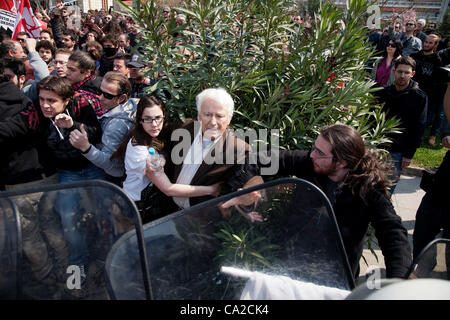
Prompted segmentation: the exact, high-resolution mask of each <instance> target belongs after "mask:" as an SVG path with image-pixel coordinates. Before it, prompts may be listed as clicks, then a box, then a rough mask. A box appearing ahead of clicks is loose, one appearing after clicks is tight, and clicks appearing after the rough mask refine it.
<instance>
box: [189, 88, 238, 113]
mask: <svg viewBox="0 0 450 320" xmlns="http://www.w3.org/2000/svg"><path fill="white" fill-rule="evenodd" d="M205 99H212V100H214V101H216V102H217V103H220V104H221V105H222V106H223V107H224V108H225V109H227V111H228V116H229V117H230V119H231V117H232V116H233V112H234V101H233V98H232V97H231V95H230V94H229V93H228V92H227V91H226V90H225V89H224V88H208V89H205V90H203V91H202V92H200V93H199V94H198V95H197V97H195V103H196V105H197V111H198V113H200V111H201V107H202V103H203V101H204V100H205Z"/></svg>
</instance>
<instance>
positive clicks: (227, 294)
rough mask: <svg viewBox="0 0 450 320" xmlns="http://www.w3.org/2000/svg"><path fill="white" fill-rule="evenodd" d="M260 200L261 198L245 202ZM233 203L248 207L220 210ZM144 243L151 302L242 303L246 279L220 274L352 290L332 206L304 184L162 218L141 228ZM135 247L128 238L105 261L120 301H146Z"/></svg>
mask: <svg viewBox="0 0 450 320" xmlns="http://www.w3.org/2000/svg"><path fill="white" fill-rule="evenodd" d="M255 193H256V194H257V195H259V197H257V198H255V199H254V200H252V201H250V202H246V201H247V200H248V198H253V197H252V196H250V195H254V194H255ZM236 199H246V200H245V201H244V202H245V203H243V204H235V205H232V206H231V207H229V208H227V209H224V208H223V207H221V205H222V204H224V203H226V202H227V201H234V200H236ZM144 241H145V248H146V251H147V257H148V263H149V274H150V285H151V292H152V298H153V299H194V300H197V299H214V300H217V299H239V298H240V296H241V293H242V291H243V288H244V287H245V285H246V280H245V279H241V278H239V277H232V276H229V275H227V274H225V273H223V272H221V271H222V270H223V268H222V267H232V268H234V269H239V270H243V271H252V272H253V271H258V272H261V273H264V274H266V275H282V276H285V277H288V278H290V279H292V280H297V281H302V282H308V283H313V284H315V285H322V286H328V287H331V288H338V289H344V290H351V289H352V288H353V287H354V280H353V277H352V275H351V271H350V266H349V263H348V260H347V257H346V254H345V250H344V247H343V243H342V239H341V236H340V233H339V229H338V227H337V223H336V219H335V217H334V213H333V210H332V207H331V205H330V203H329V201H328V199H327V198H326V196H325V195H324V194H323V192H322V191H321V190H319V189H318V188H317V187H315V186H314V185H312V184H311V183H309V182H307V181H304V180H300V179H281V180H277V181H272V182H268V183H265V184H262V185H259V186H255V187H252V188H249V189H245V190H242V191H239V192H236V193H233V194H229V195H225V196H222V197H220V198H216V199H213V200H210V201H207V202H204V203H201V204H199V205H196V206H193V207H191V208H188V209H185V210H182V211H179V212H176V213H173V214H171V215H168V216H166V217H163V218H160V219H158V220H156V221H153V222H150V223H148V224H146V225H144ZM136 242H137V238H136V234H135V232H134V231H131V232H129V233H127V234H125V235H124V236H123V237H122V239H120V240H119V241H118V242H117V243H116V245H115V246H114V248H113V249H112V250H111V251H110V253H109V255H108V259H107V263H106V268H107V273H108V279H109V281H110V283H112V285H111V287H112V288H113V290H114V291H115V295H116V297H117V298H119V299H144V298H145V297H144V295H143V292H144V290H143V289H144V288H143V286H142V284H141V283H142V281H141V278H140V277H141V275H140V274H139V273H138V272H135V270H134V269H133V266H134V265H136V261H135V259H136V258H137V257H138V253H137V251H136V249H135V248H136ZM120 283H126V286H123V285H122V286H119V284H120ZM114 284H117V285H114ZM114 288H115V289H114Z"/></svg>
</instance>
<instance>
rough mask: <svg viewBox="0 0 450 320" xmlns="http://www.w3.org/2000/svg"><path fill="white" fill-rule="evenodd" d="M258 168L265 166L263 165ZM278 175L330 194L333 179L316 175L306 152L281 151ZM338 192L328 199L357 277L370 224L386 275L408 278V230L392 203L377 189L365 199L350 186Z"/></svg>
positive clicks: (409, 262)
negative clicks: (329, 185) (381, 255)
mask: <svg viewBox="0 0 450 320" xmlns="http://www.w3.org/2000/svg"><path fill="white" fill-rule="evenodd" d="M264 163H267V161H264ZM259 165H260V167H262V166H263V165H262V164H261V163H260V164H259ZM269 165H270V164H269ZM278 174H280V175H282V176H287V175H294V176H296V177H298V178H302V179H305V180H307V181H309V182H311V183H313V184H315V185H316V186H318V187H319V188H320V189H321V190H322V191H323V192H324V193H325V194H327V193H329V192H328V190H329V188H328V184H329V183H330V180H329V179H328V177H327V176H324V175H318V174H316V173H315V172H314V166H313V163H312V160H311V159H310V157H309V152H307V151H302V150H289V151H286V150H281V151H280V154H279V171H278ZM339 190H340V191H339V192H337V193H336V196H335V197H333V196H331V195H330V194H327V196H328V198H329V199H330V202H331V204H332V206H333V209H334V214H335V216H336V220H337V223H338V226H339V230H340V233H341V236H342V240H343V242H344V247H345V251H346V253H347V256H348V259H349V262H350V266H351V268H352V272H353V275H354V277H355V278H356V277H358V273H359V262H360V259H361V256H362V251H363V247H364V244H365V240H366V234H367V230H368V226H369V223H371V224H372V226H373V227H374V229H375V236H376V237H377V239H378V243H379V245H380V248H381V251H382V253H383V255H384V258H385V264H386V276H387V277H389V278H392V277H399V278H403V277H405V276H406V275H407V272H408V269H409V267H410V266H411V264H412V255H411V248H410V245H409V242H408V235H407V231H406V229H405V227H404V226H403V225H402V221H401V218H400V217H399V216H398V215H397V214H396V213H395V209H394V207H393V206H392V203H391V202H390V200H389V199H388V198H387V197H386V195H385V194H383V193H382V192H380V191H378V190H370V191H369V195H368V196H367V197H366V198H365V199H361V198H360V197H359V196H357V195H353V194H352V192H351V190H350V188H349V187H348V186H345V185H344V186H343V187H342V188H341V189H339ZM364 200H365V201H366V202H365V201H364Z"/></svg>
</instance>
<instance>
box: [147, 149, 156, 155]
mask: <svg viewBox="0 0 450 320" xmlns="http://www.w3.org/2000/svg"><path fill="white" fill-rule="evenodd" d="M148 153H150V154H152V155H153V154H155V153H156V150H155V148H149V149H148Z"/></svg>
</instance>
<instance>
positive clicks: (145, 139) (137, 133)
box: [111, 95, 171, 160]
mask: <svg viewBox="0 0 450 320" xmlns="http://www.w3.org/2000/svg"><path fill="white" fill-rule="evenodd" d="M154 106H158V107H160V108H161V110H162V112H163V115H164V124H163V127H162V129H161V132H160V133H159V135H158V137H156V138H153V137H152V136H150V135H149V134H148V133H147V132H146V131H145V130H144V127H143V126H142V123H141V120H142V114H143V113H144V110H145V108H151V107H154ZM170 131H171V130H170V126H169V114H168V113H167V110H166V108H165V107H164V103H163V102H162V101H161V100H160V99H159V98H157V97H156V96H154V95H145V96H143V97H142V98H141V99H140V100H139V103H138V105H137V109H136V118H135V120H134V125H133V128H131V130H130V132H128V134H127V135H126V137H125V138H124V139H123V141H122V142H121V143H120V145H119V146H118V147H117V150H116V151H115V152H114V153H113V154H112V155H111V160H112V159H114V158H121V159H124V158H125V152H126V151H127V145H128V141H130V139H132V140H131V143H132V144H133V145H134V146H136V145H139V146H147V147H149V148H150V147H153V148H155V149H156V150H157V151H158V152H160V153H161V152H162V151H163V149H164V147H165V145H166V144H167V142H168V141H169V139H170Z"/></svg>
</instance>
